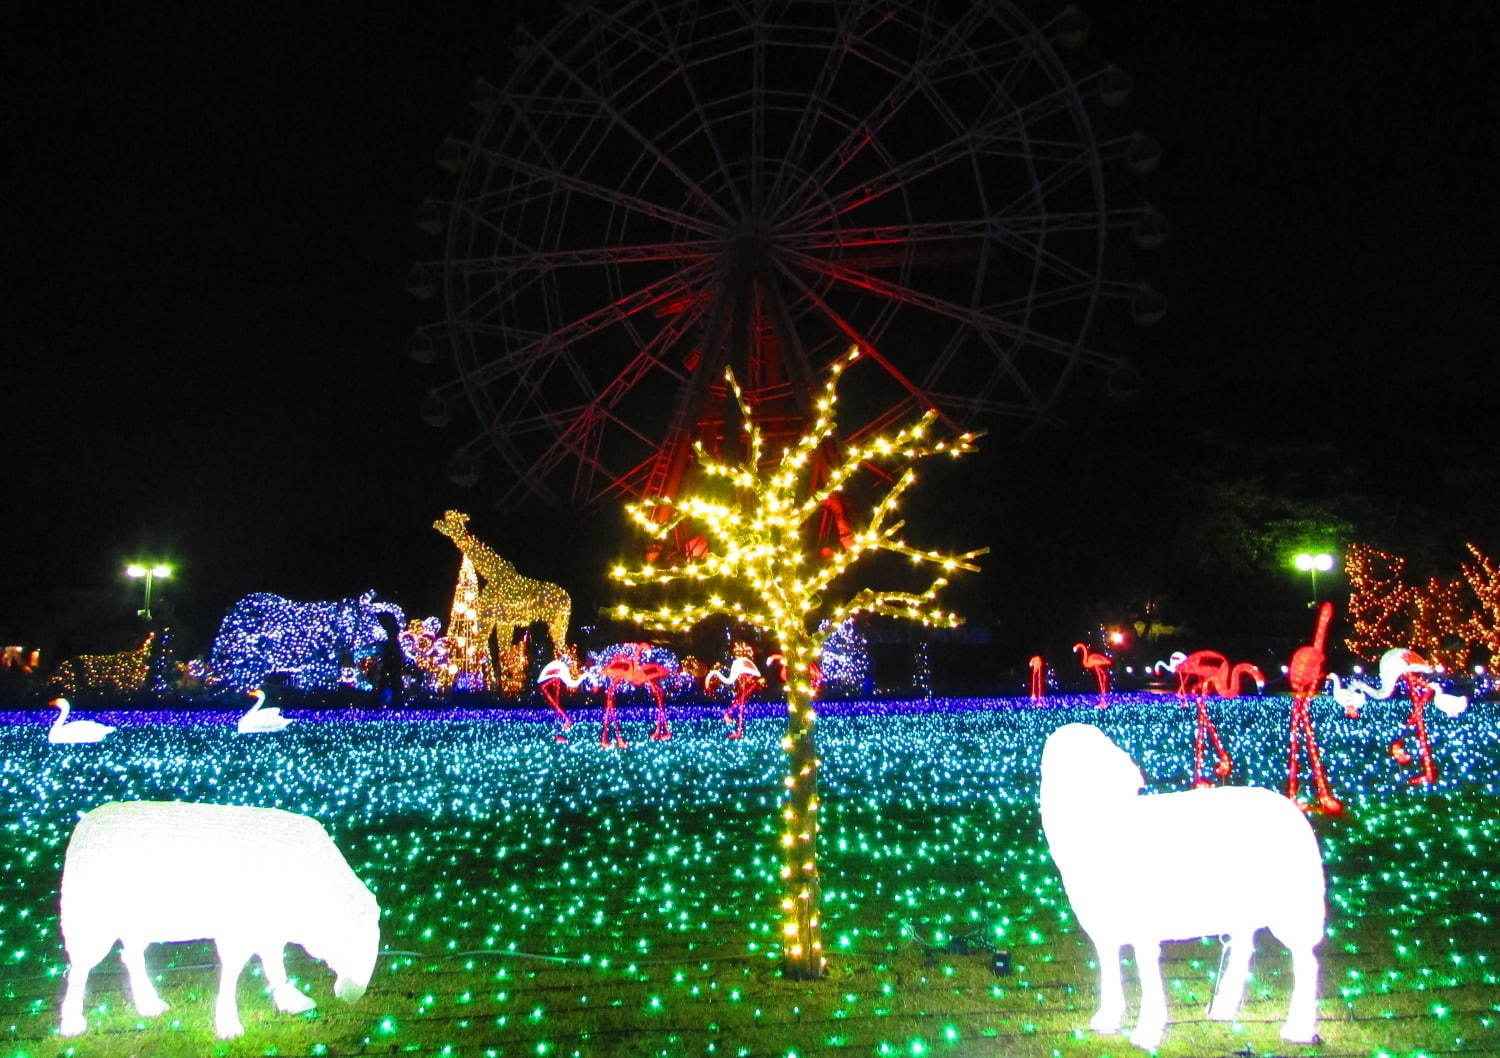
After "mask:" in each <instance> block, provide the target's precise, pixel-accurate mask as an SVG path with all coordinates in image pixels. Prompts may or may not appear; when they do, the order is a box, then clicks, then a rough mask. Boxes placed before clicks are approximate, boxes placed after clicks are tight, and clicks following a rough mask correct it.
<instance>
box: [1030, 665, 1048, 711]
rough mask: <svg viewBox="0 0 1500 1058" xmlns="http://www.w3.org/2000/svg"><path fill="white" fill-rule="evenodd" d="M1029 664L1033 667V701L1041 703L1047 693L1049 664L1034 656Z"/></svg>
mask: <svg viewBox="0 0 1500 1058" xmlns="http://www.w3.org/2000/svg"><path fill="white" fill-rule="evenodd" d="M1027 664H1028V665H1030V666H1031V700H1032V701H1033V702H1039V701H1041V700H1042V698H1043V696H1044V695H1046V693H1047V662H1046V661H1044V660H1043V659H1042V656H1041V655H1040V654H1033V655H1032V656H1031V660H1030V661H1029V662H1027Z"/></svg>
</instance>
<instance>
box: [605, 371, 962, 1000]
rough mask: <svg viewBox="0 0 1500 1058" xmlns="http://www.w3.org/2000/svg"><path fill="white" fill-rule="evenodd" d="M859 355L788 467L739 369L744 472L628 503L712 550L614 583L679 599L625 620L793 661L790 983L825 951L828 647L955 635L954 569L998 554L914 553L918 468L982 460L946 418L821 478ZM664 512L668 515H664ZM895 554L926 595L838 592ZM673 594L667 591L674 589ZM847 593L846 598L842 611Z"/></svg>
mask: <svg viewBox="0 0 1500 1058" xmlns="http://www.w3.org/2000/svg"><path fill="white" fill-rule="evenodd" d="M858 357H859V350H858V349H851V350H850V351H849V352H848V353H847V354H846V355H845V356H844V357H842V358H841V359H840V360H838V361H837V362H835V363H834V364H833V366H832V367H831V368H830V371H829V377H828V381H827V383H826V384H825V386H824V389H823V393H822V395H821V397H820V398H819V399H818V401H817V406H816V410H817V417H816V419H815V420H814V421H813V423H812V424H811V425H810V426H809V427H808V428H807V432H806V433H805V434H804V435H803V436H802V437H801V438H800V439H799V440H798V441H797V442H796V444H795V445H793V446H792V447H790V448H787V449H784V450H783V451H782V453H781V457H780V458H779V459H772V460H770V461H769V462H768V463H766V464H763V462H762V447H763V438H762V435H761V431H760V428H759V426H758V425H757V424H756V422H755V417H754V409H752V408H751V407H750V405H749V402H748V401H747V400H746V398H745V395H744V393H743V391H742V390H741V389H740V387H739V384H738V383H737V382H736V380H735V377H734V374H733V372H725V378H726V380H727V381H728V383H729V387H730V389H731V391H732V392H733V394H734V397H735V400H736V402H737V403H738V404H739V408H740V413H741V416H742V418H743V421H744V427H743V429H744V434H745V436H744V448H745V455H744V460H743V462H740V463H726V462H720V461H719V460H717V459H715V458H713V457H711V456H710V455H709V454H708V453H707V452H706V450H705V449H704V448H703V447H702V446H701V445H697V446H695V451H696V455H697V459H698V464H699V467H700V469H701V471H702V473H703V475H704V479H705V483H706V488H707V489H709V490H711V491H712V492H713V495H692V496H687V497H681V498H678V499H676V500H668V499H660V498H649V497H648V498H646V499H645V500H643V501H642V502H640V503H637V504H631V505H629V506H627V508H626V510H627V512H628V513H629V515H630V517H631V519H632V520H633V521H634V522H635V524H636V525H637V526H638V527H639V528H640V529H641V530H642V531H644V532H645V533H647V534H648V535H649V536H650V537H651V538H653V539H658V538H661V537H664V536H666V535H667V534H668V533H670V532H672V531H673V530H674V529H675V528H676V527H677V526H678V525H680V524H682V523H683V522H689V521H690V522H692V523H693V524H694V525H695V526H697V527H701V529H702V530H703V532H704V536H705V538H706V540H707V541H708V551H707V553H706V554H704V555H702V556H701V557H695V558H692V559H690V560H687V561H685V562H683V563H682V564H680V565H674V566H667V567H658V566H655V565H651V564H647V565H643V566H640V567H638V568H634V569H628V568H626V567H624V566H618V567H616V568H615V569H614V570H612V571H611V576H612V577H613V578H614V579H615V580H616V581H618V582H619V583H621V584H623V585H625V586H627V587H648V586H653V587H654V586H668V585H677V588H676V589H675V590H676V591H678V592H679V593H680V594H678V595H677V596H676V598H675V601H672V602H667V603H665V604H663V605H660V606H658V607H656V608H635V607H631V606H628V605H624V604H622V605H620V606H619V607H618V609H617V610H616V615H617V616H618V617H620V618H622V619H625V620H633V621H636V622H637V623H639V624H641V625H643V626H645V627H647V628H655V629H661V630H671V631H686V630H688V629H690V628H692V627H693V626H694V625H696V624H697V623H698V622H699V621H702V620H703V619H704V618H706V617H710V616H715V615H728V616H730V617H733V618H734V619H735V620H737V621H740V622H742V623H745V624H749V625H753V626H755V627H758V628H760V629H762V630H763V631H764V632H766V633H768V634H769V635H770V636H771V637H773V638H774V639H775V640H776V642H777V644H778V645H779V646H780V649H781V652H782V654H783V656H784V657H785V659H786V705H787V731H786V736H785V737H784V738H783V739H782V742H781V745H782V749H784V750H785V751H786V754H787V763H788V774H787V777H786V779H785V780H784V783H785V786H786V794H785V800H784V801H783V803H782V809H781V818H782V832H781V846H782V867H781V878H782V901H781V912H782V915H781V930H780V935H781V945H782V953H783V956H784V964H783V965H784V971H785V973H786V974H787V975H788V976H789V977H794V978H800V979H808V978H813V977H817V976H820V975H821V974H822V973H823V971H824V969H825V967H826V965H827V959H826V958H825V956H824V952H823V941H822V929H821V910H820V882H819V877H818V764H819V761H818V755H817V749H816V746H815V744H814V739H813V730H814V721H815V719H816V713H815V710H814V708H813V701H814V698H815V697H816V688H815V683H814V679H813V672H814V665H815V664H816V663H817V662H818V659H819V657H820V655H821V653H822V650H823V643H824V640H825V639H826V638H827V636H828V635H830V634H832V632H833V631H834V630H836V629H838V628H839V627H840V626H841V625H842V624H843V622H844V620H845V619H846V618H848V617H851V616H853V615H854V614H860V613H865V614H884V615H887V616H892V617H901V618H906V619H909V620H914V621H920V622H922V623H924V624H929V625H932V624H937V625H944V626H952V625H956V624H957V623H958V617H957V615H955V614H952V613H946V612H944V611H942V610H940V609H938V607H937V594H938V592H939V591H940V590H941V589H942V587H943V586H944V585H945V584H947V582H948V580H947V574H949V573H951V572H953V571H954V570H960V569H963V570H971V571H972V570H977V569H978V567H977V566H976V565H975V564H974V562H973V560H974V559H975V558H977V557H978V556H980V555H982V554H984V552H985V551H986V550H988V549H980V550H978V551H969V552H966V553H963V554H944V553H941V552H937V551H927V550H924V549H922V548H917V547H913V546H911V545H909V544H907V543H906V542H905V541H904V540H903V539H902V537H901V535H900V534H901V529H902V524H903V523H902V522H900V521H894V520H892V519H893V515H894V513H895V511H896V506H897V503H898V501H899V500H900V499H901V497H902V496H903V495H904V494H905V493H906V491H907V490H908V489H909V488H911V486H912V485H913V484H915V483H916V480H917V477H916V472H915V469H914V468H915V464H917V463H918V462H920V461H921V460H923V459H926V458H928V457H931V456H937V455H949V456H959V455H962V454H964V453H966V452H970V451H972V450H973V448H972V445H973V441H974V437H973V435H972V434H964V435H962V436H960V437H958V438H956V439H953V440H933V439H930V438H929V436H928V435H929V433H930V432H931V429H932V424H933V421H934V418H935V414H934V413H932V412H929V413H928V414H926V415H924V416H923V417H922V418H921V419H919V420H918V421H917V422H914V423H912V424H910V425H908V426H905V427H903V428H901V429H898V430H895V431H893V432H891V433H888V434H884V435H881V436H879V437H876V438H874V439H873V440H869V441H866V442H864V443H861V444H859V445H857V446H853V445H851V446H849V447H848V448H847V449H846V450H845V452H844V454H843V460H842V462H841V463H838V464H837V465H835V466H832V467H829V468H828V469H827V472H826V473H825V474H820V473H818V472H817V470H818V469H819V467H818V464H819V462H820V459H819V452H820V451H824V450H826V446H827V445H828V444H829V443H830V442H831V439H832V437H833V434H834V429H835V421H834V406H835V404H836V401H837V388H838V381H839V377H840V375H841V374H842V373H843V371H844V369H845V368H847V367H848V366H849V365H850V364H852V363H854V361H855V360H856V359H857V358H858ZM867 463H868V464H872V465H876V466H886V467H888V468H890V472H891V474H892V476H895V475H894V471H895V470H896V469H897V468H900V474H899V476H897V477H896V479H895V481H894V483H893V484H891V485H890V487H889V489H888V491H886V493H885V495H884V496H883V497H882V498H881V499H880V501H879V502H878V503H876V504H875V505H874V506H873V508H872V509H871V510H870V512H869V514H868V517H867V521H866V522H865V524H864V528H863V530H858V529H856V531H855V532H854V533H853V537H852V539H851V540H850V541H849V544H848V546H847V547H845V548H844V549H842V550H839V551H835V552H834V553H833V554H832V555H831V556H829V557H827V558H826V559H825V558H822V557H821V556H820V552H819V548H818V540H817V521H818V515H819V512H820V511H821V510H822V509H823V507H824V505H825V504H827V503H828V501H829V500H830V499H831V498H832V497H835V496H838V495H840V494H841V491H842V490H843V488H844V486H845V485H846V483H847V482H848V481H849V480H850V478H851V477H853V476H854V475H855V474H856V473H858V472H859V471H860V469H861V468H862V467H864V466H865V465H866V464H867ZM663 513H665V515H666V517H665V518H663V517H662V515H663ZM881 551H886V552H891V553H894V554H898V555H904V556H906V557H907V558H909V559H911V560H912V562H913V563H914V564H915V565H917V566H919V567H921V566H927V567H931V569H932V574H933V575H932V578H931V580H930V582H929V583H928V585H927V587H926V589H925V590H922V591H894V590H892V591H877V590H874V589H871V588H864V589H862V590H860V591H858V592H855V593H853V594H852V595H850V594H847V593H839V592H837V591H836V590H835V585H836V582H838V581H839V580H840V578H842V577H843V575H844V574H845V573H846V572H848V571H849V569H850V567H851V566H852V565H854V563H855V562H857V561H858V560H859V559H861V558H863V557H865V556H868V555H872V554H875V553H877V552H881ZM673 590H674V589H672V588H667V589H666V591H667V592H671V591H673ZM841 596H842V601H839V599H840V597H841Z"/></svg>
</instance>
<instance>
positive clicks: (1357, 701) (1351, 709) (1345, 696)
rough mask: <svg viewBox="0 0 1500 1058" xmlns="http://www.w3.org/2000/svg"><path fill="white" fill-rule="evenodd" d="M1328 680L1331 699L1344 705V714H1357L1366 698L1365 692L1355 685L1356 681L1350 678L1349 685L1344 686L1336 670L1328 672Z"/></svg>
mask: <svg viewBox="0 0 1500 1058" xmlns="http://www.w3.org/2000/svg"><path fill="white" fill-rule="evenodd" d="M1328 682H1329V683H1330V684H1331V685H1332V690H1333V700H1334V701H1336V702H1338V703H1339V704H1340V705H1342V706H1343V707H1344V715H1345V716H1351V717H1357V716H1359V711H1360V710H1361V709H1363V708H1364V705H1365V701H1366V698H1365V692H1364V691H1362V690H1360V689H1359V687H1357V686H1355V684H1356V683H1357V681H1355V680H1350V681H1349V685H1348V686H1347V687H1346V686H1345V685H1344V682H1343V680H1341V679H1339V674H1338V673H1337V672H1330V673H1329V674H1328Z"/></svg>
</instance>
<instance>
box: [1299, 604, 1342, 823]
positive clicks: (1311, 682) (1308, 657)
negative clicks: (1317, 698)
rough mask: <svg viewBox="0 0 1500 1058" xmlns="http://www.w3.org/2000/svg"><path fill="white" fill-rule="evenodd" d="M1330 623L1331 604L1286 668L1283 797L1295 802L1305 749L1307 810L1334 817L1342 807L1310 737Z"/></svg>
mask: <svg viewBox="0 0 1500 1058" xmlns="http://www.w3.org/2000/svg"><path fill="white" fill-rule="evenodd" d="M1332 621H1333V603H1331V602H1325V603H1324V604H1323V605H1322V606H1320V607H1318V620H1317V625H1316V626H1315V627H1314V629H1313V641H1312V642H1311V643H1309V644H1306V645H1304V646H1300V647H1298V648H1297V649H1296V650H1295V651H1293V653H1292V661H1291V664H1290V665H1289V666H1287V677H1286V678H1287V683H1289V684H1290V685H1291V688H1292V723H1291V732H1290V735H1289V737H1288V740H1287V773H1286V795H1287V796H1288V797H1290V798H1291V799H1292V800H1294V801H1296V800H1297V773H1298V771H1299V769H1300V764H1299V760H1298V758H1299V756H1300V750H1302V749H1305V750H1306V752H1307V768H1308V771H1309V772H1310V773H1311V775H1312V781H1313V788H1314V790H1315V792H1316V795H1317V799H1316V800H1315V801H1314V802H1313V803H1312V805H1311V806H1310V807H1309V808H1308V810H1309V811H1318V812H1326V813H1328V814H1329V815H1337V814H1338V813H1340V812H1342V811H1343V810H1344V805H1343V802H1341V801H1340V800H1339V799H1338V798H1337V797H1335V796H1333V791H1332V790H1330V789H1329V788H1328V776H1327V775H1326V774H1325V773H1324V771H1323V758H1322V755H1321V754H1320V753H1319V752H1318V741H1317V738H1316V737H1315V736H1314V734H1313V725H1312V709H1311V705H1310V702H1311V700H1312V697H1313V695H1315V694H1317V693H1318V690H1319V688H1321V687H1322V686H1323V664H1324V661H1325V659H1326V657H1327V655H1326V653H1325V652H1324V645H1325V644H1326V643H1327V641H1328V625H1329V624H1330V622H1332ZM1299 803H1300V802H1299Z"/></svg>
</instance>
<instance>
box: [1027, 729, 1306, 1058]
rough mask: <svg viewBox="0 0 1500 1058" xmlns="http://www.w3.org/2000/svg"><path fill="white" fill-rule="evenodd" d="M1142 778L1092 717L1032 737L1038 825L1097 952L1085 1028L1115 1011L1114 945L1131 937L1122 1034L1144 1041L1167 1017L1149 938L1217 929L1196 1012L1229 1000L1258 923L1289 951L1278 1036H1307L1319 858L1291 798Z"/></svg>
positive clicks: (1116, 1021) (1229, 1010) (1239, 991)
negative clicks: (1134, 1005)
mask: <svg viewBox="0 0 1500 1058" xmlns="http://www.w3.org/2000/svg"><path fill="white" fill-rule="evenodd" d="M1144 785H1145V780H1144V779H1143V778H1142V776H1141V772H1140V769H1139V768H1137V767H1136V765H1135V762H1134V761H1132V760H1131V759H1130V757H1129V755H1128V754H1126V753H1125V751H1124V750H1122V749H1120V747H1118V746H1116V745H1115V744H1114V743H1113V742H1112V741H1110V739H1109V736H1107V735H1106V734H1104V732H1102V731H1100V730H1099V729H1098V728H1097V727H1092V726H1090V725H1087V724H1067V725H1065V726H1064V727H1061V728H1059V729H1058V730H1057V731H1055V732H1053V733H1052V735H1051V736H1050V737H1049V738H1048V739H1047V743H1046V745H1045V746H1044V747H1043V749H1042V788H1041V810H1042V829H1043V830H1044V831H1045V832H1046V836H1047V844H1048V847H1049V848H1050V850H1051V852H1052V858H1053V860H1055V861H1056V863H1057V869H1058V872H1059V873H1060V874H1061V875H1062V881H1063V887H1064V888H1065V889H1066V890H1067V893H1068V900H1069V901H1070V902H1071V904H1072V905H1073V913H1074V915H1076V916H1077V918H1078V924H1079V925H1080V926H1081V927H1082V928H1083V931H1084V932H1085V933H1087V934H1088V936H1089V939H1090V940H1091V941H1093V944H1094V948H1095V950H1096V951H1097V953H1098V957H1099V1010H1098V1012H1097V1013H1096V1014H1095V1015H1094V1017H1093V1020H1092V1021H1091V1022H1090V1023H1089V1026H1090V1028H1092V1029H1093V1030H1094V1031H1095V1032H1108V1033H1112V1032H1118V1031H1119V1028H1120V1021H1121V1019H1122V1018H1123V1016H1124V1014H1125V994H1124V989H1123V986H1122V984H1121V980H1120V949H1121V948H1122V947H1124V946H1125V945H1127V944H1129V945H1131V946H1132V947H1133V948H1134V949H1135V957H1136V963H1137V964H1138V966H1139V970H1140V979H1141V1013H1140V1017H1139V1018H1138V1019H1137V1021H1136V1025H1135V1031H1134V1032H1132V1033H1131V1034H1130V1042H1131V1043H1133V1044H1135V1045H1136V1046H1137V1047H1142V1048H1145V1049H1147V1050H1154V1049H1156V1048H1157V1047H1158V1046H1159V1045H1160V1043H1161V1037H1162V1032H1163V1030H1164V1029H1165V1028H1166V1022H1167V1003H1166V996H1165V993H1164V991H1163V989H1162V980H1161V965H1160V957H1161V943H1162V942H1163V941H1167V940H1187V939H1190V938H1194V937H1205V936H1213V935H1215V934H1221V933H1227V934H1228V935H1229V952H1228V959H1227V965H1226V967H1225V971H1224V975H1223V977H1222V978H1221V979H1220V981H1219V983H1218V989H1217V991H1216V993H1215V996H1214V1001H1213V1005H1212V1006H1211V1007H1210V1009H1209V1017H1211V1018H1214V1019H1215V1020H1219V1021H1228V1020H1232V1019H1233V1018H1234V1016H1235V1014H1236V1012H1237V1011H1238V1010H1239V1006H1240V1000H1241V998H1242V995H1243V993H1244V990H1245V980H1246V977H1247V976H1248V974H1249V970H1250V956H1251V954H1252V953H1253V951H1254V947H1255V933H1256V931H1257V930H1259V929H1260V928H1261V927H1262V926H1266V927H1269V928H1270V930H1271V932H1272V933H1274V934H1275V935H1276V937H1277V939H1279V940H1280V941H1281V942H1282V943H1283V944H1285V945H1286V946H1287V948H1288V949H1289V950H1290V951H1291V954H1292V969H1293V973H1294V975H1295V982H1294V984H1293V986H1292V998H1291V1007H1290V1009H1289V1010H1288V1012H1287V1019H1286V1023H1285V1024H1284V1025H1283V1026H1282V1029H1281V1036H1282V1038H1283V1039H1285V1040H1290V1041H1296V1042H1300V1043H1309V1042H1313V1041H1315V1040H1316V1039H1317V995H1318V958H1317V955H1316V954H1315V953H1314V950H1313V949H1314V948H1316V947H1317V945H1318V943H1319V942H1320V941H1321V940H1322V939H1323V915H1324V883H1323V861H1322V857H1321V855H1320V853H1319V852H1318V842H1317V838H1316V837H1315V836H1314V834H1313V831H1312V826H1311V825H1310V824H1309V823H1308V821H1307V819H1306V818H1305V817H1304V816H1303V814H1302V812H1301V810H1299V809H1298V807H1297V805H1296V804H1295V803H1293V802H1292V801H1289V800H1288V799H1287V798H1285V797H1283V796H1281V795H1280V794H1279V793H1276V792H1275V791H1272V790H1267V789H1262V788H1258V787H1244V786H1238V787H1236V786H1223V787H1217V788H1213V789H1201V790H1189V791H1186V792H1183V793H1169V794H1156V795H1151V796H1147V797H1142V796H1140V790H1141V787H1142V786H1144Z"/></svg>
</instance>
